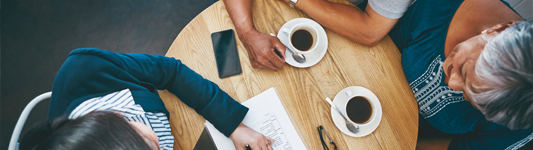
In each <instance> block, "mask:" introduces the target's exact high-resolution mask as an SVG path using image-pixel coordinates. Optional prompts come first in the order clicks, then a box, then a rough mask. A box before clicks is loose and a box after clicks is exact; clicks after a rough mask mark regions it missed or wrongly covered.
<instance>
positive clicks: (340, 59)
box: [159, 0, 418, 150]
mask: <svg viewBox="0 0 533 150" xmlns="http://www.w3.org/2000/svg"><path fill="white" fill-rule="evenodd" d="M339 3H345V4H349V2H347V1H343V0H339ZM253 17H254V18H253V20H254V25H255V27H256V29H257V30H258V31H260V32H262V33H277V32H278V31H279V29H280V28H281V26H282V25H283V24H285V23H286V22H287V21H289V20H291V19H294V18H309V17H308V16H307V15H306V14H304V13H303V12H301V11H299V10H297V9H292V8H290V7H289V6H288V4H285V3H283V2H282V1H278V0H254V1H253ZM230 28H231V29H234V28H235V27H234V26H233V23H232V21H231V19H230V17H229V15H228V13H227V11H226V8H225V6H224V3H223V2H222V1H218V2H216V3H215V4H213V5H212V6H210V7H209V8H207V9H206V10H204V11H203V12H202V13H200V14H199V15H198V16H196V18H194V19H193V20H192V21H191V22H190V23H189V24H188V25H187V26H186V27H185V28H184V29H183V30H182V31H181V33H180V34H179V35H178V37H177V38H176V39H175V41H174V43H172V46H171V47H170V49H169V50H168V53H167V54H166V56H169V57H174V58H176V59H180V60H181V61H182V62H183V63H184V64H185V65H187V66H189V67H190V68H191V69H193V70H194V71H196V72H197V73H199V74H200V75H202V76H203V77H204V78H206V79H209V80H211V81H213V82H215V83H217V84H218V85H219V86H220V88H221V89H222V90H224V91H226V92H227V93H228V94H229V95H230V96H231V97H233V98H234V99H235V100H237V101H239V102H244V101H246V100H248V99H250V98H252V97H253V96H255V95H257V94H260V93H261V92H263V91H265V90H267V89H268V88H270V87H276V89H277V91H278V93H279V96H280V97H281V99H282V101H283V103H284V105H285V107H286V110H287V111H288V114H289V116H290V117H291V119H292V122H293V124H294V126H295V127H296V129H297V130H298V132H299V134H300V136H301V138H302V140H303V141H304V142H305V144H306V145H307V148H308V149H311V150H320V149H322V145H321V142H320V138H319V134H318V132H317V130H316V128H317V127H318V126H320V125H322V126H323V127H324V128H325V129H326V130H327V131H328V134H329V135H330V136H331V138H332V139H333V141H335V143H336V144H337V146H338V147H339V149H341V150H345V149H365V150H367V149H415V146H416V140H417V134H418V106H417V102H416V100H415V97H414V95H413V93H412V91H411V88H410V87H409V84H408V83H407V80H406V79H405V76H404V74H403V71H402V66H401V63H400V56H401V55H400V53H399V51H398V49H397V48H396V46H395V45H394V43H393V42H392V40H391V39H390V38H389V37H388V36H387V37H385V38H384V39H383V40H381V41H380V42H379V44H378V45H377V46H374V47H366V46H363V45H360V44H357V43H354V42H351V41H349V40H348V39H346V38H344V37H342V36H340V35H339V34H336V33H334V32H332V31H331V30H329V29H327V28H325V30H326V34H327V37H328V41H329V43H328V51H327V53H326V55H325V56H324V58H323V59H322V60H321V61H320V62H319V63H318V64H316V65H314V66H312V67H309V68H304V69H302V68H295V67H293V66H290V65H289V64H285V65H284V66H283V67H282V68H281V69H280V70H279V71H278V72H274V71H271V70H267V69H254V68H252V66H251V64H250V61H249V59H248V54H247V51H246V49H245V48H244V46H243V45H242V43H241V42H240V40H239V39H238V38H236V40H237V47H238V51H239V57H240V61H241V65H242V74H241V75H238V76H233V77H229V78H225V79H220V78H219V77H218V72H217V68H216V62H215V56H214V52H213V46H212V42H211V33H212V32H216V31H220V30H225V29H230ZM349 86H362V87H365V88H367V89H369V90H371V91H372V92H374V93H375V94H376V96H377V97H378V99H379V100H380V102H381V105H382V108H383V118H382V120H381V123H380V125H379V126H378V128H377V129H376V130H375V131H374V132H373V133H371V134H369V135H367V136H365V137H350V136H348V135H345V134H343V133H342V132H341V131H340V130H339V129H337V127H336V126H335V124H334V123H333V121H332V119H331V111H330V109H331V108H330V105H329V104H328V103H327V102H326V101H324V99H325V98H326V97H330V98H331V99H333V98H334V97H335V95H336V94H337V93H338V92H339V91H341V90H342V89H344V88H346V87H349ZM159 93H160V96H161V98H162V99H163V101H164V102H165V105H166V107H167V109H168V110H169V112H170V114H171V115H170V124H171V126H172V134H173V135H174V137H175V144H174V147H175V148H174V149H184V150H190V149H193V148H194V145H195V144H196V142H197V140H198V138H199V137H200V134H201V132H202V130H203V128H204V122H205V119H204V118H203V117H202V116H200V115H198V114H197V113H196V112H195V111H194V110H193V109H192V108H189V107H187V106H186V105H185V104H184V103H183V102H181V101H179V99H178V98H177V97H176V96H174V95H173V94H171V93H169V92H168V91H159ZM329 146H331V145H329Z"/></svg>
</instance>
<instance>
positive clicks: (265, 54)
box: [239, 30, 285, 71]
mask: <svg viewBox="0 0 533 150" xmlns="http://www.w3.org/2000/svg"><path fill="white" fill-rule="evenodd" d="M239 38H240V39H241V41H242V44H243V45H244V47H245V48H246V50H247V51H248V57H249V58H250V63H251V64H252V67H254V68H267V69H270V70H274V71H278V70H279V68H281V67H282V66H283V64H285V46H284V45H283V43H281V41H279V39H278V38H277V37H275V36H271V35H268V34H264V33H261V32H259V31H257V30H250V31H248V32H245V33H242V34H241V35H240V36H239ZM275 51H277V52H275Z"/></svg>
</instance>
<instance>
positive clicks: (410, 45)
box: [389, 0, 533, 150]
mask: <svg viewBox="0 0 533 150" xmlns="http://www.w3.org/2000/svg"><path fill="white" fill-rule="evenodd" d="M461 4H462V1H461V0H439V1H434V0H417V1H416V2H415V3H414V4H413V5H411V6H410V7H409V9H408V10H407V12H406V13H405V15H404V17H403V18H401V19H400V20H399V22H398V23H397V25H396V26H395V27H394V28H393V29H392V30H391V32H390V33H389V35H390V36H391V38H392V40H393V41H394V43H395V44H396V46H398V49H399V50H400V51H401V52H402V67H403V70H404V74H405V76H406V78H407V81H408V82H409V85H410V86H411V89H412V90H413V93H414V95H415V97H416V100H417V102H418V107H419V114H420V121H419V122H420V126H419V128H420V129H419V136H420V135H424V134H427V135H428V136H438V135H439V134H452V136H453V137H454V138H453V140H452V142H451V143H450V145H449V148H448V149H453V150H456V149H518V148H520V147H522V146H524V145H525V144H526V143H528V142H529V141H531V140H532V139H533V134H532V132H533V131H532V130H530V129H529V130H515V131H511V130H509V129H508V128H506V127H504V126H501V125H499V124H496V123H492V122H490V121H487V120H486V119H485V116H484V115H483V114H482V113H481V112H480V111H479V110H477V109H475V108H474V107H473V106H472V105H471V104H470V103H469V102H468V101H465V99H464V97H463V93H462V92H460V91H454V90H452V89H450V88H449V87H448V85H447V84H444V77H445V74H444V70H443V68H442V64H443V62H444V60H445V59H446V58H445V57H444V42H445V41H446V34H447V31H448V26H449V24H450V21H451V19H452V18H453V16H454V13H455V11H456V10H457V8H458V7H459V6H460V5H461ZM430 129H433V130H434V131H431V130H430ZM435 129H436V130H435ZM437 130H438V131H437Z"/></svg>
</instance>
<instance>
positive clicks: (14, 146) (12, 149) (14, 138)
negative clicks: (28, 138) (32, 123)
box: [8, 92, 52, 150]
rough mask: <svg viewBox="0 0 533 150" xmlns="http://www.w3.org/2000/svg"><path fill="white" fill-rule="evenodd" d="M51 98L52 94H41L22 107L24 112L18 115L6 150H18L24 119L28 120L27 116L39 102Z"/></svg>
mask: <svg viewBox="0 0 533 150" xmlns="http://www.w3.org/2000/svg"><path fill="white" fill-rule="evenodd" d="M51 96H52V92H46V93H43V94H41V95H39V96H37V97H35V98H34V99H33V100H31V101H30V103H29V104H28V105H26V107H24V110H23V111H22V114H20V117H19V120H18V121H17V125H15V130H13V135H11V141H10V142H9V148H8V150H18V149H19V143H18V140H19V137H20V132H21V131H22V127H24V123H26V119H28V115H30V112H31V110H32V109H33V107H35V105H37V104H38V103H39V102H42V101H43V100H45V99H48V98H50V97H51Z"/></svg>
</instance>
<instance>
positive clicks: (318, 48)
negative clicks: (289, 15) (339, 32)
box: [277, 18, 328, 68]
mask: <svg viewBox="0 0 533 150" xmlns="http://www.w3.org/2000/svg"><path fill="white" fill-rule="evenodd" d="M299 29H306V30H308V31H309V32H310V33H311V34H313V30H314V31H315V32H314V35H313V41H314V42H313V45H312V46H311V48H309V50H307V51H302V50H299V49H297V48H295V47H294V46H293V44H292V43H291V40H290V36H292V33H293V32H295V31H297V30H299ZM277 37H278V38H279V40H280V41H281V42H282V43H283V44H284V45H286V46H290V48H293V50H295V51H298V52H300V53H302V54H303V55H304V56H305V59H306V61H305V62H303V63H299V62H296V60H294V58H292V57H288V56H292V52H291V51H290V50H289V49H286V50H285V56H286V57H285V62H287V63H288V64H289V65H291V66H294V67H298V68H307V67H311V66H313V65H315V64H317V63H318V62H319V61H320V60H321V59H322V58H323V57H324V55H325V54H326V52H327V48H328V38H327V35H326V31H325V30H324V28H322V26H321V25H320V24H318V23H317V22H315V21H313V20H311V19H308V18H296V19H292V20H290V21H288V22H287V23H285V24H284V25H283V26H282V27H281V29H280V30H279V32H278V34H277Z"/></svg>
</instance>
